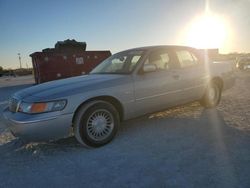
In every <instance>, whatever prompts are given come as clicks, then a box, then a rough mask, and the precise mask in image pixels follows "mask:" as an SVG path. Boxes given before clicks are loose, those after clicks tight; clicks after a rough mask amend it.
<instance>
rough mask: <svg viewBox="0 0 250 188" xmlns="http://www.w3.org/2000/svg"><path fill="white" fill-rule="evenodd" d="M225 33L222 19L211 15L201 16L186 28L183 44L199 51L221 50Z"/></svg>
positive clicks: (224, 23)
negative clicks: (199, 49)
mask: <svg viewBox="0 0 250 188" xmlns="http://www.w3.org/2000/svg"><path fill="white" fill-rule="evenodd" d="M227 32H228V30H227V26H226V22H225V20H223V18H221V17H219V16H216V15H211V14H205V15H201V16H198V17H196V18H195V19H194V20H192V21H191V22H190V24H189V25H188V26H187V29H186V32H185V33H186V34H185V35H186V37H185V39H186V41H185V43H186V44H187V45H189V46H193V47H196V48H201V49H208V48H221V47H223V45H224V43H225V39H226V37H227V35H228V33H227Z"/></svg>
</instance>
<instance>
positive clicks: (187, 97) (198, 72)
mask: <svg viewBox="0 0 250 188" xmlns="http://www.w3.org/2000/svg"><path fill="white" fill-rule="evenodd" d="M174 54H175V56H176V61H178V62H179V66H178V67H177V68H176V69H175V70H173V74H175V75H176V76H177V77H178V79H179V84H180V85H181V88H182V92H181V95H180V96H179V97H180V102H181V103H185V102H190V101H193V100H197V99H200V98H201V97H202V95H203V93H204V90H205V87H206V83H207V80H208V75H209V74H208V73H207V72H206V69H205V66H204V64H203V62H201V60H200V59H199V58H198V56H197V55H196V54H195V53H194V52H192V51H191V50H189V49H175V50H174Z"/></svg>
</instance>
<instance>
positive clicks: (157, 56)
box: [145, 52, 170, 70]
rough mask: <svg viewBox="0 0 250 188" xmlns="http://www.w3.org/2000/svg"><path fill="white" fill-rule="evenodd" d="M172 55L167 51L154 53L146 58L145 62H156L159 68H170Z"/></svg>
mask: <svg viewBox="0 0 250 188" xmlns="http://www.w3.org/2000/svg"><path fill="white" fill-rule="evenodd" d="M169 62H170V57H169V54H168V53H167V52H158V53H152V54H150V55H149V57H148V58H147V59H146V62H145V64H154V65H155V66H156V67H157V70H167V69H169Z"/></svg>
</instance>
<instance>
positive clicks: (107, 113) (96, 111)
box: [73, 101, 120, 147]
mask: <svg viewBox="0 0 250 188" xmlns="http://www.w3.org/2000/svg"><path fill="white" fill-rule="evenodd" d="M119 125H120V118H119V114H118V112H117V110H116V109H115V107H114V106H113V105H112V104H110V103H108V102H105V101H92V102H90V103H87V104H86V105H84V106H82V107H81V108H80V110H78V112H77V114H76V117H75V119H74V122H73V126H74V127H73V129H74V134H75V137H76V139H77V141H78V142H79V143H80V144H82V145H84V146H87V147H100V146H103V145H105V144H107V143H109V142H110V141H111V140H112V139H113V138H114V137H115V135H116V133H117V131H118V128H119Z"/></svg>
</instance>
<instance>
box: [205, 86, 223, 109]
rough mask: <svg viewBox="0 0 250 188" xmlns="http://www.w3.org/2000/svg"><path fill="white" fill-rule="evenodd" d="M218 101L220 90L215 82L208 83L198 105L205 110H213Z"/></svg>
mask: <svg viewBox="0 0 250 188" xmlns="http://www.w3.org/2000/svg"><path fill="white" fill-rule="evenodd" d="M220 99H221V88H220V87H219V85H218V84H217V83H216V82H210V84H209V85H208V87H207V88H206V91H205V94H204V96H203V97H202V99H201V100H200V104H201V105H202V106H204V107H206V108H213V107H215V106H217V105H218V104H219V102H220Z"/></svg>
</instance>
